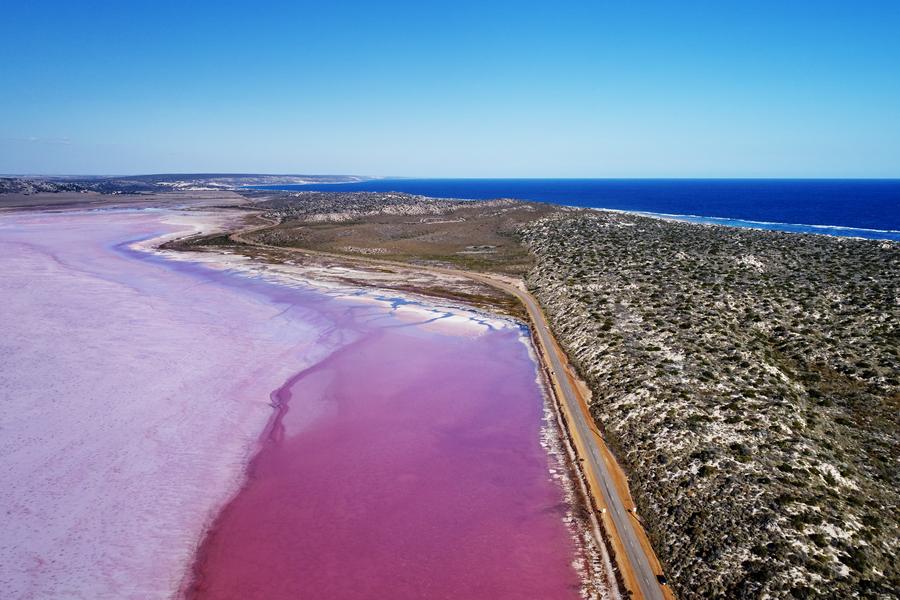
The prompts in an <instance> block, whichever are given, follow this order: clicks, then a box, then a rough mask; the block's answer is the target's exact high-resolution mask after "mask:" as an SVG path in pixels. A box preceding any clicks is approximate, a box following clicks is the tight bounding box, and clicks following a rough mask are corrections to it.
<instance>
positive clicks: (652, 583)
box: [231, 224, 666, 600]
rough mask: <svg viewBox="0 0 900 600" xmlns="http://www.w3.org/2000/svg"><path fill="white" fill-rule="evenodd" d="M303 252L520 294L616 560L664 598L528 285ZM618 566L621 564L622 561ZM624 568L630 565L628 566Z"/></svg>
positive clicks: (643, 587) (650, 595) (655, 597)
mask: <svg viewBox="0 0 900 600" xmlns="http://www.w3.org/2000/svg"><path fill="white" fill-rule="evenodd" d="M265 227H268V224H267V225H264V226H262V227H253V228H248V229H244V230H242V231H239V232H237V233H235V234H232V235H231V238H232V239H233V240H235V241H238V242H243V243H245V244H251V245H254V246H266V244H261V243H259V242H255V241H253V240H248V239H246V238H245V237H243V236H242V234H247V233H250V232H251V231H255V230H258V229H263V228H265ZM281 249H283V248H281ZM301 252H306V253H309V254H320V255H323V256H329V257H332V258H341V259H345V260H346V259H350V260H359V261H360V262H366V263H373V264H382V265H384V264H390V265H394V266H398V267H402V268H405V269H414V270H422V271H432V272H435V273H441V274H445V275H454V276H463V277H467V278H469V279H474V280H476V281H480V282H482V283H485V284H487V285H490V286H492V287H495V288H498V289H501V290H503V291H505V292H507V293H509V294H512V295H513V296H515V297H516V298H518V299H519V300H520V301H521V302H522V303H523V304H524V305H525V308H526V309H527V310H528V314H529V315H530V316H531V320H532V322H533V323H534V330H535V331H536V332H537V335H538V339H539V340H540V343H541V345H542V346H543V347H544V349H545V350H546V352H545V354H546V356H547V357H548V358H549V360H550V365H548V366H549V368H550V370H551V376H552V377H553V378H554V379H555V380H556V382H557V384H558V389H559V390H560V392H561V394H562V398H561V399H560V400H561V401H562V402H565V403H566V406H567V408H568V414H569V415H570V416H571V419H570V427H572V426H574V427H575V429H576V432H575V434H576V435H577V437H578V438H580V439H581V440H583V441H584V446H585V447H586V448H587V452H586V453H585V452H582V453H581V454H586V455H584V456H581V457H580V458H582V459H584V464H583V465H582V467H583V468H585V469H590V470H591V471H592V472H593V474H594V475H595V477H593V480H595V481H597V482H599V484H600V492H601V494H602V496H603V501H604V504H605V505H606V507H607V508H608V511H609V516H610V518H611V519H612V522H613V525H614V526H615V529H616V532H615V533H616V534H618V537H619V540H620V541H621V545H622V547H623V548H624V551H625V556H624V557H621V556H618V557H616V559H617V561H618V562H620V563H621V561H622V560H623V558H624V559H625V560H627V561H628V563H629V564H630V569H629V570H630V571H631V572H632V573H633V574H634V578H635V579H636V580H637V582H638V586H639V588H640V589H639V590H633V592H635V593H634V596H635V597H636V598H646V599H648V600H665V598H666V595H665V594H664V593H663V590H662V588H661V586H660V585H659V582H658V581H657V579H656V573H655V572H654V570H653V567H652V566H651V564H650V560H649V558H648V557H647V554H646V552H645V551H644V548H643V547H642V546H641V543H640V541H639V540H638V537H637V534H636V533H635V523H634V516H632V515H631V514H630V513H629V512H628V510H627V509H626V508H625V504H624V502H623V501H622V497H621V496H620V495H619V493H618V490H617V489H616V486H615V482H614V480H613V477H612V475H611V474H610V472H609V468H608V467H607V465H606V461H604V460H603V455H602V453H601V450H600V448H598V446H597V444H596V443H594V442H593V440H594V435H595V433H594V431H595V429H594V426H593V422H589V421H588V419H590V418H591V417H590V415H587V414H586V413H585V411H584V410H583V409H582V406H581V403H580V401H579V396H578V394H577V392H576V391H575V390H574V389H572V385H571V382H570V381H569V378H568V377H567V376H566V373H567V370H566V366H565V365H564V364H563V362H562V360H561V358H560V354H559V353H558V352H556V350H555V349H556V344H555V340H554V339H553V336H552V334H551V333H550V326H549V325H548V323H547V319H546V317H545V316H544V313H543V311H542V310H541V308H540V306H539V305H538V303H537V300H535V298H534V296H532V295H531V294H530V293H529V292H528V291H527V290H525V289H524V288H522V287H519V286H518V285H516V283H515V281H514V280H511V279H509V278H505V277H500V276H491V275H483V274H481V273H472V272H470V271H461V270H458V269H445V268H441V267H424V266H419V265H410V264H406V263H400V262H395V261H386V260H378V259H371V258H367V257H360V258H357V257H348V256H344V255H336V254H331V253H327V252H317V251H309V250H301ZM610 533H612V532H610ZM620 566H622V565H621V564H620ZM623 567H624V568H627V567H625V566H623Z"/></svg>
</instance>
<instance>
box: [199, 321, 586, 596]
mask: <svg viewBox="0 0 900 600" xmlns="http://www.w3.org/2000/svg"><path fill="white" fill-rule="evenodd" d="M518 335H519V332H518V331H517V330H515V329H512V328H507V329H503V330H499V331H486V332H483V333H481V334H479V335H477V336H475V337H469V336H466V335H447V334H442V333H435V332H428V331H422V330H421V329H418V328H417V326H415V325H406V326H403V325H402V323H401V322H398V321H396V320H394V319H390V318H384V319H380V320H376V321H375V322H374V323H372V324H370V325H368V326H367V327H366V331H365V332H364V333H363V335H362V337H361V338H360V339H359V340H358V341H356V342H355V343H353V344H351V345H349V346H347V347H345V348H343V349H342V350H340V351H339V352H337V353H335V354H334V355H332V356H331V357H330V358H329V359H327V360H325V361H324V362H322V363H319V364H318V365H316V366H314V367H312V368H310V369H308V370H306V371H304V372H303V373H301V374H299V375H298V376H297V377H296V378H295V379H293V380H292V381H291V382H289V383H288V384H287V385H285V386H284V387H283V388H282V389H281V390H280V391H279V392H278V397H279V398H280V400H281V401H282V402H283V403H284V405H285V406H286V408H285V410H284V411H283V413H282V415H281V417H280V419H279V420H278V421H277V423H276V424H275V426H274V427H273V428H272V430H271V432H270V435H269V437H268V439H267V441H266V443H265V445H264V447H263V448H262V450H261V451H260V453H259V454H258V455H257V456H256V458H255V460H254V462H253V464H252V469H251V472H250V479H249V481H248V483H247V485H246V487H245V488H244V489H243V490H242V491H241V493H240V494H238V496H237V497H236V498H235V499H234V500H233V501H232V502H231V504H230V505H229V506H228V507H227V508H226V509H225V511H224V512H223V513H222V514H221V516H220V517H219V519H218V521H217V523H216V524H215V526H214V529H213V530H212V532H211V533H210V535H209V537H208V538H207V539H206V541H205V543H204V545H203V547H202V549H201V552H200V555H199V558H198V563H197V565H196V576H197V581H196V587H195V588H194V590H193V593H192V596H193V597H197V598H217V599H223V598H243V599H250V598H261V599H262V598H266V599H274V598H332V599H352V598H470V599H476V598H491V599H500V598H567V597H577V588H578V583H579V582H578V578H577V576H576V573H575V572H574V570H573V568H572V566H571V561H572V559H573V555H574V551H575V549H574V547H573V544H572V541H571V539H570V537H569V534H568V532H567V530H566V528H565V526H564V524H563V522H562V518H563V516H564V515H565V512H566V506H565V504H564V503H563V496H562V492H561V490H560V488H559V487H558V485H556V484H555V483H553V482H552V481H551V480H550V479H549V478H548V459H547V455H546V453H545V451H544V450H543V448H542V447H541V445H540V443H539V440H540V428H541V423H542V398H541V395H540V392H539V389H538V387H537V385H536V383H535V380H534V378H535V365H534V363H533V362H532V360H531V358H530V357H529V354H528V352H527V350H526V347H525V346H524V345H523V344H522V343H520V341H519V340H518V339H517V337H518Z"/></svg>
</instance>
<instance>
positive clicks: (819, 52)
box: [0, 0, 900, 177]
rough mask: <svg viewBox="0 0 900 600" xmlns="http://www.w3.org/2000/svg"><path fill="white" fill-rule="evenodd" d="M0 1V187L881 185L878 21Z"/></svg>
mask: <svg viewBox="0 0 900 600" xmlns="http://www.w3.org/2000/svg"><path fill="white" fill-rule="evenodd" d="M486 4H488V3H485V2H465V1H462V2H461V1H455V2H422V1H418V2H359V3H356V2H339V3H330V2H315V3H305V2H286V3H265V2H256V3H252V4H251V3H249V2H247V3H234V2H227V1H216V2H205V1H194V2H185V3H180V2H179V3H174V2H173V3H168V2H76V1H72V0H69V1H65V2H41V1H39V0H32V1H29V2H9V3H6V5H5V6H4V8H3V11H2V15H3V22H4V27H3V35H2V36H0V57H2V58H0V76H2V80H0V81H2V82H3V85H2V86H0V173H47V174H60V173H85V174H88V173H94V174H101V173H106V174H121V173H151V172H199V171H216V172H269V173H353V174H370V175H405V176H451V177H455V176H459V177H492V176H497V177H734V176H745V177H900V34H898V32H900V2H896V1H883V2H875V1H865V0H860V1H858V2H850V1H841V2H830V1H827V0H819V1H815V2H812V1H810V2H804V1H799V0H798V1H792V2H785V1H771V2H769V1H763V0H757V1H754V2H745V1H744V2H738V1H729V0H719V1H715V2H712V1H710V2H691V1H689V0H688V1H683V2H674V1H671V2H670V1H666V2H605V1H595V2H572V3H568V2H538V3H529V2H492V3H489V4H490V5H489V6H485V5H486Z"/></svg>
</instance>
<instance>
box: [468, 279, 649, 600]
mask: <svg viewBox="0 0 900 600" xmlns="http://www.w3.org/2000/svg"><path fill="white" fill-rule="evenodd" d="M473 278H474V279H479V280H482V281H484V282H485V283H491V284H493V285H495V286H498V287H500V288H501V289H504V290H505V291H507V292H509V293H511V294H514V295H515V296H516V297H517V298H519V299H520V300H521V301H522V302H523V303H524V304H525V308H526V309H527V310H528V314H529V315H531V320H532V322H533V323H534V330H535V331H536V332H537V335H538V339H539V340H540V342H541V345H542V346H543V347H544V348H545V349H546V355H547V356H548V357H549V359H550V365H549V367H550V369H551V371H552V375H553V377H554V378H555V379H556V381H557V382H558V384H559V390H560V391H561V392H562V396H563V397H562V398H561V400H562V401H564V402H565V403H566V405H567V406H568V413H569V415H571V417H572V418H571V423H570V426H574V427H575V428H576V430H577V434H578V436H579V437H580V438H581V439H582V440H584V441H585V442H586V443H585V446H587V448H588V453H587V456H582V457H581V458H583V459H584V461H585V463H586V464H584V465H583V467H584V468H589V469H591V470H592V471H593V472H594V473H595V474H596V475H597V477H596V481H598V482H599V483H600V488H601V493H602V494H603V500H604V502H605V503H606V506H607V508H608V509H609V516H610V517H611V519H612V521H613V524H614V525H615V528H616V533H617V534H618V536H619V539H620V540H621V542H622V546H623V547H624V549H625V554H626V558H627V560H628V562H629V563H630V564H631V571H632V573H634V576H635V578H636V579H637V582H638V585H639V586H640V588H641V589H640V592H641V594H642V595H643V597H644V598H648V599H653V600H657V599H658V600H663V598H664V595H663V592H662V589H661V588H660V585H659V582H658V581H657V579H656V573H654V571H653V568H652V566H651V565H650V561H649V560H648V558H647V555H646V553H645V552H644V549H643V547H642V546H641V543H640V541H639V540H638V539H637V535H636V534H635V531H634V523H633V519H634V517H633V516H632V515H631V514H629V512H628V510H627V509H626V508H625V504H624V503H623V501H622V498H621V497H620V496H619V494H618V491H617V490H616V487H615V483H614V482H613V478H612V476H611V474H610V472H609V469H608V468H607V466H606V461H604V460H603V456H602V455H601V453H600V449H599V448H598V447H597V445H596V444H593V443H591V442H590V440H592V439H593V436H594V428H593V426H592V424H591V423H588V421H587V419H588V418H589V416H588V415H585V411H584V410H582V408H581V405H580V403H579V399H578V395H577V394H576V392H575V390H573V389H572V385H571V382H570V381H569V378H568V377H566V367H565V365H563V363H562V361H561V360H560V357H559V354H558V353H557V352H555V351H554V347H555V344H554V340H553V338H552V336H551V334H550V327H549V325H548V324H547V321H546V319H545V317H544V313H543V311H541V309H540V307H539V306H538V304H537V301H536V300H535V299H534V297H533V296H532V295H531V294H529V293H528V292H526V291H525V290H522V289H521V288H518V287H515V286H513V285H512V284H508V283H506V282H501V281H500V280H498V279H495V278H493V277H486V276H479V275H475V276H474V277H473ZM619 560H621V558H619Z"/></svg>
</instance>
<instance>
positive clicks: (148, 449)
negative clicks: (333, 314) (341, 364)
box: [0, 211, 329, 598]
mask: <svg viewBox="0 0 900 600" xmlns="http://www.w3.org/2000/svg"><path fill="white" fill-rule="evenodd" d="M167 229H171V226H168V225H164V224H162V223H161V221H160V218H159V215H158V214H156V213H147V212H140V211H138V212H127V213H121V214H110V213H103V214H99V213H83V214H77V215H73V214H26V215H21V214H20V215H5V216H3V217H2V218H0V255H2V256H3V259H2V263H3V268H2V269H0V297H2V298H3V308H2V310H0V331H2V332H3V335H2V337H0V352H2V356H3V359H2V367H0V398H2V401H0V478H2V481H3V486H2V488H0V530H2V531H3V534H2V536H0V565H2V566H0V597H4V598H53V597H55V598H59V597H72V598H96V597H116V598H159V597H167V596H169V595H171V594H172V593H173V592H174V590H175V589H177V587H178V585H179V583H180V578H181V577H182V574H183V570H184V564H185V563H186V562H187V561H189V560H190V557H191V555H192V554H193V552H194V549H195V545H196V543H197V541H198V537H199V536H200V534H201V532H202V529H203V527H204V525H205V523H206V522H207V521H208V520H209V519H210V518H211V517H212V516H214V515H215V513H216V511H217V510H218V508H219V507H220V506H221V505H222V503H223V502H225V501H226V500H227V499H228V497H229V496H230V495H231V494H232V493H233V492H234V491H235V489H236V487H237V486H238V485H239V483H240V481H241V477H242V468H243V465H244V463H245V462H246V460H247V459H248V457H249V455H250V454H251V453H252V451H253V450H254V448H255V444H256V439H257V436H258V435H259V433H260V431H261V430H262V429H263V428H264V426H265V423H266V422H267V420H268V419H269V416H270V414H271V407H270V406H269V404H268V402H269V394H270V392H271V391H272V390H274V389H276V388H277V387H278V386H279V385H281V384H282V383H283V381H284V380H285V379H287V378H288V377H289V376H290V374H291V373H293V372H295V371H297V370H298V369H300V368H303V367H304V366H305V365H308V364H310V363H312V362H314V361H315V360H316V359H317V358H319V357H321V356H322V355H324V354H326V353H327V352H328V350H329V344H328V340H327V337H326V338H323V337H322V333H323V332H324V331H326V330H327V328H328V326H329V324H328V323H327V322H324V321H323V320H322V319H320V318H317V316H316V315H315V314H313V313H311V312H306V313H302V311H300V310H299V309H298V311H295V312H294V313H283V311H284V307H283V306H279V305H277V304H276V303H273V302H271V301H269V300H267V299H265V298H263V297H257V296H254V295H252V294H246V293H241V291H240V290H239V289H237V288H229V287H227V286H224V285H220V284H216V283H215V282H211V281H203V280H198V279H196V278H193V277H191V276H190V275H189V274H187V273H181V272H177V271H174V270H171V269H166V268H163V267H161V266H158V265H156V264H153V263H145V262H141V261H137V260H131V259H129V258H128V257H126V256H123V255H122V254H121V253H119V252H117V251H115V249H114V248H115V246H116V245H117V244H118V243H119V242H120V241H121V240H123V239H134V238H139V237H147V236H148V235H151V234H153V233H164V232H165V231H166V230H167Z"/></svg>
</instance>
